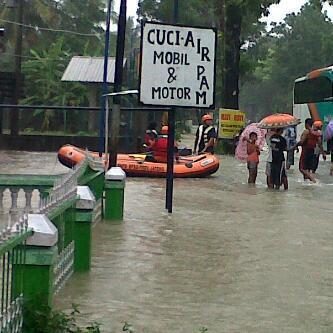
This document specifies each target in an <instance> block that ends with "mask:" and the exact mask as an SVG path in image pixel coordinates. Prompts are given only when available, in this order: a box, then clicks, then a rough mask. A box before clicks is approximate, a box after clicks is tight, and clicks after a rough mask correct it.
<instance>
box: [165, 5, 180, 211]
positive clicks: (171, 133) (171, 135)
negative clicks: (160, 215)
mask: <svg viewBox="0 0 333 333" xmlns="http://www.w3.org/2000/svg"><path fill="white" fill-rule="evenodd" d="M173 9H174V11H173V23H174V24H176V23H177V22H178V15H179V0H174V8H173ZM168 127H169V130H168V165H167V181H166V198H165V199H166V200H165V208H166V209H167V210H168V213H170V214H171V213H172V207H173V178H174V177H173V168H174V142H175V108H171V110H169V111H168Z"/></svg>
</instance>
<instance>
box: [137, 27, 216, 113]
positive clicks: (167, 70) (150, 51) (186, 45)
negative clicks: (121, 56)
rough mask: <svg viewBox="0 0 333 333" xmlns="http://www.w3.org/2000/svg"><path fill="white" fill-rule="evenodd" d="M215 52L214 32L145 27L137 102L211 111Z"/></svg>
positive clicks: (142, 38)
mask: <svg viewBox="0 0 333 333" xmlns="http://www.w3.org/2000/svg"><path fill="white" fill-rule="evenodd" d="M215 48H216V30H215V29H210V28H207V29H205V28H194V27H183V26H177V25H167V24H162V23H156V22H146V23H144V25H143V27H142V35H141V78H140V102H142V103H143V104H147V105H160V106H180V107H198V108H213V107H214V90H215Z"/></svg>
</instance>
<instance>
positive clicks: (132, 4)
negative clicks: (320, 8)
mask: <svg viewBox="0 0 333 333" xmlns="http://www.w3.org/2000/svg"><path fill="white" fill-rule="evenodd" d="M183 1H185V0H183ZM207 1H209V0H207ZM119 2H120V0H115V7H114V8H115V10H116V11H117V12H118V11H119ZM306 2H307V0H281V2H280V4H278V5H272V6H271V8H270V12H271V14H270V15H269V17H267V18H265V19H264V21H267V22H281V21H282V20H283V19H284V17H285V16H286V14H288V13H292V12H296V13H297V12H298V11H299V10H300V8H301V7H302V6H303V5H304V4H305V3H306ZM127 7H128V9H127V11H128V16H136V10H137V7H138V0H127ZM325 10H327V11H328V13H329V16H330V17H331V18H332V19H333V6H328V5H326V6H325Z"/></svg>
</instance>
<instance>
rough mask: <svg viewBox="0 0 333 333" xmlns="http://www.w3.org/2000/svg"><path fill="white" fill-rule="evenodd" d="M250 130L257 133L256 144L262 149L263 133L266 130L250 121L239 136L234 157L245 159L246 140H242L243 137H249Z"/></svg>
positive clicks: (264, 141) (263, 142) (263, 143)
mask: <svg viewBox="0 0 333 333" xmlns="http://www.w3.org/2000/svg"><path fill="white" fill-rule="evenodd" d="M252 132H254V133H257V136H258V139H257V145H258V146H259V148H260V149H262V148H263V147H264V145H265V143H266V139H265V135H266V133H267V131H266V130H265V129H262V128H259V127H258V123H252V124H250V125H248V126H247V127H246V128H245V129H244V131H243V132H242V134H241V136H240V138H239V143H238V145H237V148H236V152H235V156H236V158H237V159H238V160H240V161H242V162H246V160H247V142H246V141H244V140H243V138H246V139H249V137H250V134H251V133H252Z"/></svg>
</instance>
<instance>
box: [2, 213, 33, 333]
mask: <svg viewBox="0 0 333 333" xmlns="http://www.w3.org/2000/svg"><path fill="white" fill-rule="evenodd" d="M31 234H32V231H31V230H28V224H27V216H26V215H25V216H24V217H22V218H21V219H20V220H19V221H18V222H17V223H15V224H14V226H13V227H12V228H11V227H8V228H6V229H4V230H3V231H2V232H1V234H0V257H1V263H0V268H1V277H0V291H1V293H0V296H1V297H0V303H1V304H0V305H1V308H0V332H1V333H19V332H21V331H22V324H23V294H22V292H23V271H22V270H20V271H18V272H16V269H15V267H16V266H17V265H24V263H25V259H26V252H25V247H24V246H22V245H24V243H25V241H26V240H27V238H28V237H29V236H30V235H31Z"/></svg>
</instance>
